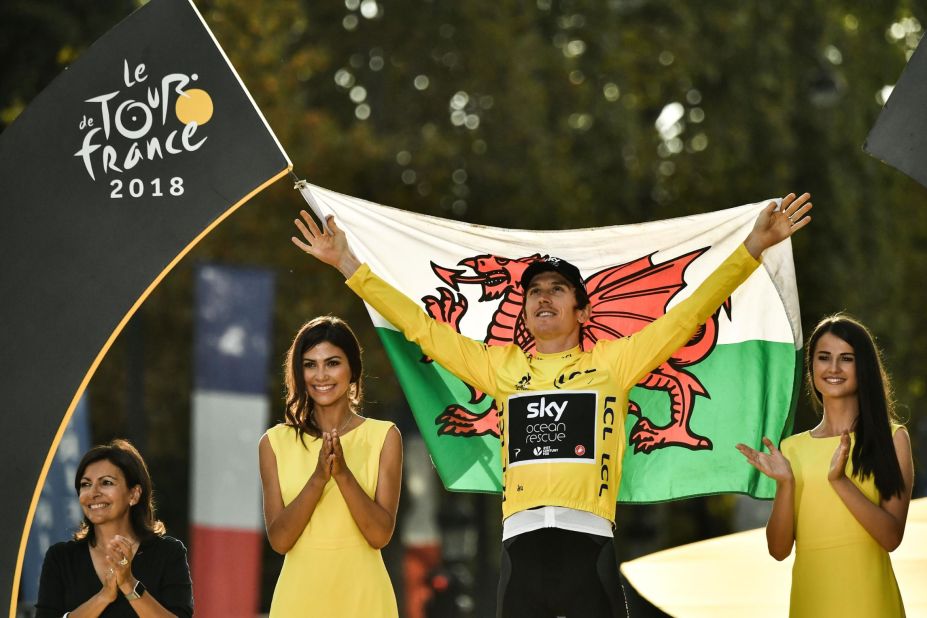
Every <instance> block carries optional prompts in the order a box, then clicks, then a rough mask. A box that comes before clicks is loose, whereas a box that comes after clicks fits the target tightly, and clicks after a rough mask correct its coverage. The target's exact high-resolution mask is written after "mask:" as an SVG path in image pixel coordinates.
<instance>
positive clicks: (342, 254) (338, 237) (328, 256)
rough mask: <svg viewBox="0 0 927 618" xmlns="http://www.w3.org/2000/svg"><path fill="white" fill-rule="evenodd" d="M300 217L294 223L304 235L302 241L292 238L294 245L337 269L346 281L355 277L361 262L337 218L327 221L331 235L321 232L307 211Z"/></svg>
mask: <svg viewBox="0 0 927 618" xmlns="http://www.w3.org/2000/svg"><path fill="white" fill-rule="evenodd" d="M299 216H300V217H301V219H295V220H294V221H293V223H294V225H296V229H298V230H299V233H300V234H301V235H302V239H300V238H298V237H296V236H293V237H291V238H290V240H291V241H293V244H294V245H296V246H297V247H299V248H300V249H302V250H303V251H304V252H306V253H308V254H309V255H311V256H313V257H314V258H316V259H318V260H319V261H320V262H324V263H325V264H328V265H329V266H334V267H335V268H337V269H338V270H339V271H341V274H343V275H344V277H345V279H347V278H349V277H350V276H351V275H353V274H354V271H356V270H357V268H358V267H359V266H360V262H359V261H358V260H357V257H355V256H354V253H353V252H352V251H351V248H350V247H349V246H348V239H347V236H345V235H344V232H342V231H341V230H340V229H338V226H337V225H336V224H335V218H334V217H332V216H329V217H328V218H327V219H326V220H325V222H326V224H327V225H328V228H329V229H330V230H331V233H329V232H327V231H322V230H320V229H319V226H317V225H316V224H315V220H314V219H313V218H312V215H310V214H309V213H308V212H306V211H305V210H301V211H299Z"/></svg>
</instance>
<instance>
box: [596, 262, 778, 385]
mask: <svg viewBox="0 0 927 618" xmlns="http://www.w3.org/2000/svg"><path fill="white" fill-rule="evenodd" d="M759 264H760V263H759V262H758V261H757V260H755V259H754V258H753V256H752V255H750V252H749V251H747V248H746V247H745V246H744V245H743V244H741V245H740V246H739V247H738V248H737V249H736V250H735V251H734V252H733V253H732V254H731V255H730V256H729V257H728V258H727V259H726V260H725V261H724V262H722V263H721V265H720V266H718V268H716V269H715V271H714V272H712V273H711V274H710V275H709V276H708V278H707V279H705V281H703V282H702V284H701V285H700V286H698V288H696V290H695V291H694V292H693V293H692V295H691V296H689V298H687V299H685V300H684V301H682V302H681V303H679V304H678V305H676V306H675V307H673V308H672V309H670V310H669V311H667V312H666V314H665V315H663V316H661V317H660V318H658V319H656V320H654V321H653V322H652V323H650V324H648V325H647V326H646V327H644V328H643V329H641V330H640V331H638V332H636V333H634V334H633V335H631V336H630V337H628V338H627V339H624V340H622V341H623V342H624V344H625V345H624V347H623V349H620V350H619V349H618V348H619V346H613V348H615V353H614V362H615V364H616V366H617V368H618V375H619V376H621V377H622V382H623V385H624V386H625V387H626V388H631V387H632V386H634V385H635V384H637V383H638V382H639V381H640V380H641V378H643V377H644V376H645V375H646V374H647V373H648V372H649V371H652V370H653V369H654V368H656V367H659V366H660V365H661V364H662V363H663V362H664V361H666V359H668V358H669V357H670V356H671V355H672V354H673V352H675V351H676V350H678V349H679V348H681V347H682V346H683V345H685V344H686V342H687V341H689V339H690V338H691V337H692V335H694V334H695V331H696V330H698V327H699V326H700V325H701V324H704V323H705V321H706V320H707V319H708V318H709V317H711V314H712V313H714V312H715V311H716V310H717V309H718V307H720V306H721V303H723V302H724V300H725V299H726V298H727V297H728V296H730V295H731V294H732V293H733V292H734V290H736V289H737V287H738V286H740V284H741V283H743V282H744V281H746V280H747V277H749V276H750V274H751V273H753V271H754V270H756V268H757V267H758V266H759Z"/></svg>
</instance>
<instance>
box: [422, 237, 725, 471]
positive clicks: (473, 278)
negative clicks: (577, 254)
mask: <svg viewBox="0 0 927 618" xmlns="http://www.w3.org/2000/svg"><path fill="white" fill-rule="evenodd" d="M707 249H708V248H707V247H705V248H702V249H696V250H695V251H691V252H689V253H686V254H685V255H681V256H679V257H677V258H674V259H672V260H668V261H666V262H662V263H659V264H654V262H653V259H652V258H653V254H650V255H647V256H644V257H641V258H638V259H636V260H632V261H630V262H626V263H624V264H620V265H617V266H612V267H609V268H606V269H604V270H601V271H599V272H597V273H595V274H594V275H592V276H590V277H588V278H587V279H586V290H587V291H588V294H589V299H590V304H591V314H590V317H589V320H588V321H587V322H586V323H585V324H583V327H582V330H581V335H580V345H581V347H582V348H583V349H584V350H588V349H590V348H591V347H592V346H593V345H595V343H596V341H599V340H600V339H617V338H620V337H627V336H628V335H631V334H633V333H635V332H637V331H639V330H640V329H642V328H643V327H645V326H646V325H647V324H650V323H651V322H653V321H654V320H656V319H657V318H659V317H660V316H662V315H664V314H665V313H666V307H667V305H668V304H669V301H670V300H671V299H672V298H673V297H674V296H675V295H676V294H677V293H678V292H679V291H680V290H682V289H683V288H684V287H685V285H686V283H685V279H684V274H685V271H686V268H688V266H689V265H690V264H691V263H692V262H694V261H695V260H696V259H697V258H698V257H699V256H701V255H702V254H703V253H705V251H707ZM539 259H542V257H541V255H540V254H534V255H530V256H527V257H521V258H517V259H509V258H504V257H501V256H498V255H488V254H484V255H477V256H473V257H470V258H466V259H464V260H461V261H460V262H459V264H458V265H459V266H465V267H467V268H469V269H470V270H471V271H473V273H475V274H471V275H468V274H466V273H467V271H466V270H461V269H456V268H446V267H443V266H440V265H438V264H435V263H434V262H432V263H431V268H432V270H433V271H434V273H435V275H436V276H437V277H438V278H439V279H440V280H441V281H443V282H444V283H445V284H446V285H447V286H450V287H444V286H441V287H438V288H437V295H436V296H425V297H423V298H422V302H423V303H424V306H425V310H426V311H427V312H428V314H429V315H431V317H433V318H434V319H436V320H438V321H440V322H445V323H447V324H449V325H451V326H452V327H453V328H454V329H455V330H457V332H460V321H461V319H462V318H463V316H464V315H465V314H466V313H467V308H468V301H467V298H466V296H465V295H463V294H462V293H461V292H460V287H459V286H460V285H461V284H479V285H480V286H481V290H482V295H481V296H480V298H479V301H478V302H489V301H497V300H498V301H499V306H498V307H497V309H496V311H495V313H494V314H493V316H492V319H491V320H490V323H489V326H488V328H487V330H486V336H485V338H484V340H483V341H484V342H485V343H486V344H487V345H506V344H509V343H515V344H516V345H518V346H519V347H520V348H521V349H522V350H524V351H525V352H526V353H528V354H530V353H531V352H532V351H533V350H534V338H533V337H532V336H531V333H529V332H528V329H527V328H526V326H525V322H524V318H523V315H522V306H523V304H524V299H525V298H524V293H523V291H522V289H521V285H520V284H519V281H521V276H522V273H523V272H524V270H525V269H526V268H527V267H528V265H529V264H531V263H532V262H534V261H536V260H539ZM452 290H453V291H452ZM722 307H723V308H724V310H725V312H726V314H727V316H728V318H730V312H731V305H730V299H728V300H727V301H725V303H724V305H722ZM720 311H721V309H720V308H719V310H718V311H716V312H715V313H714V315H712V317H711V319H709V320H708V321H707V322H706V323H705V324H704V325H702V326H701V327H699V330H698V331H697V332H696V333H695V335H693V337H692V338H691V339H690V340H689V342H688V343H687V344H686V345H684V346H683V347H682V348H680V349H679V350H677V351H676V352H675V353H674V354H673V355H672V356H671V357H670V358H669V359H668V360H667V361H666V362H664V363H663V364H662V365H660V366H659V367H657V368H656V369H654V370H653V371H651V372H650V373H648V374H647V375H646V376H644V378H643V379H642V380H641V381H640V382H639V383H638V386H640V387H642V388H646V389H650V390H661V391H665V392H666V393H667V394H668V395H669V401H670V421H669V423H667V424H666V425H658V424H656V423H654V422H653V421H651V420H650V419H648V418H647V417H645V416H644V415H643V414H642V412H641V409H640V407H639V406H638V405H637V404H636V403H634V402H633V401H629V403H628V408H629V409H628V412H629V413H630V414H633V415H634V416H636V417H637V419H638V420H637V421H636V422H635V424H634V426H633V428H632V429H631V433H630V436H629V441H630V443H631V444H633V445H634V450H635V452H643V453H650V452H652V451H654V450H655V449H659V448H664V447H668V446H682V447H685V448H688V449H692V450H702V449H711V447H712V446H711V440H710V439H708V438H707V437H704V436H699V435H697V434H695V433H693V432H692V430H691V429H690V428H689V419H690V418H691V416H692V413H693V411H694V408H695V402H696V399H695V398H696V396H698V395H701V396H704V397H708V396H709V393H708V391H707V390H706V389H705V387H704V386H703V385H702V384H701V382H699V380H698V378H696V377H695V376H694V375H693V374H691V373H690V372H688V371H687V370H686V368H687V367H689V366H691V365H694V364H696V363H699V362H701V361H702V360H704V359H705V358H706V357H707V356H708V355H709V354H710V353H711V351H712V350H713V349H714V347H715V344H716V342H717V339H718V315H719V313H720ZM422 360H423V362H431V361H430V359H428V358H424V359H422ZM485 398H486V394H485V393H482V392H479V391H478V390H477V389H474V388H473V387H470V403H471V404H478V403H481V402H483V401H484V400H485ZM435 423H436V424H437V425H439V426H440V428H439V430H438V431H439V433H440V434H443V435H455V436H482V435H495V436H498V435H499V428H498V425H497V416H496V403H495V401H493V402H492V404H491V405H490V407H489V408H488V409H487V410H485V411H484V412H482V413H479V414H475V413H473V412H471V411H469V410H467V409H466V408H465V407H463V406H461V405H459V404H452V405H449V406H447V407H446V408H445V409H444V410H443V411H442V412H441V414H439V415H438V417H437V418H436V420H435Z"/></svg>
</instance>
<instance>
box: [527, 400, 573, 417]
mask: <svg viewBox="0 0 927 618" xmlns="http://www.w3.org/2000/svg"><path fill="white" fill-rule="evenodd" d="M567 403H569V402H567V401H560V402H558V401H547V400H546V399H545V398H544V397H541V400H540V401H535V402H532V403H529V404H528V408H527V409H528V418H539V417H544V416H549V417H551V418H553V419H554V420H555V421H559V420H560V417H561V416H563V413H564V411H566V407H567Z"/></svg>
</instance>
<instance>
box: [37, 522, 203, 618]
mask: <svg viewBox="0 0 927 618" xmlns="http://www.w3.org/2000/svg"><path fill="white" fill-rule="evenodd" d="M132 574H133V575H134V576H135V578H136V579H137V580H138V581H140V582H142V584H144V585H145V589H146V590H147V592H146V593H145V594H150V595H151V596H152V597H154V598H155V599H156V600H157V601H158V603H160V604H161V605H162V606H163V607H164V608H165V609H166V610H168V611H169V612H172V613H173V614H174V615H176V616H180V617H181V618H190V617H191V616H193V584H192V582H191V581H190V566H189V565H188V564H187V548H186V547H184V545H183V543H181V542H180V541H178V540H177V539H175V538H172V537H169V536H160V537H159V536H155V537H152V538H150V539H148V540H146V541H142V544H141V545H140V546H139V548H138V551H137V552H136V553H135V558H133V559H132ZM102 587H103V585H102V584H101V583H100V579H99V578H98V577H97V573H96V571H95V570H94V569H93V561H92V560H91V559H90V548H89V547H88V545H87V541H66V542H64V543H56V544H55V545H52V546H51V547H49V548H48V551H47V552H45V562H43V563H42V577H41V579H40V580H39V600H38V602H37V603H36V605H35V608H36V618H61V616H62V615H64V613H65V612H69V611H72V610H74V609H77V608H78V607H79V606H80V605H81V604H83V603H84V602H85V601H86V600H87V599H89V598H90V597H92V596H93V595H95V594H96V593H98V592H99V591H100V589H101V588H102ZM100 615H101V616H103V617H105V618H110V617H113V618H120V617H122V616H126V617H127V618H137V614H136V613H135V611H134V610H133V609H132V608H131V607H130V606H129V602H128V601H126V600H125V598H123V596H122V594H121V593H120V594H119V595H118V596H117V597H116V600H115V601H113V602H112V603H110V604H109V606H108V607H107V608H106V609H105V610H103V613H102V614H100Z"/></svg>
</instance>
